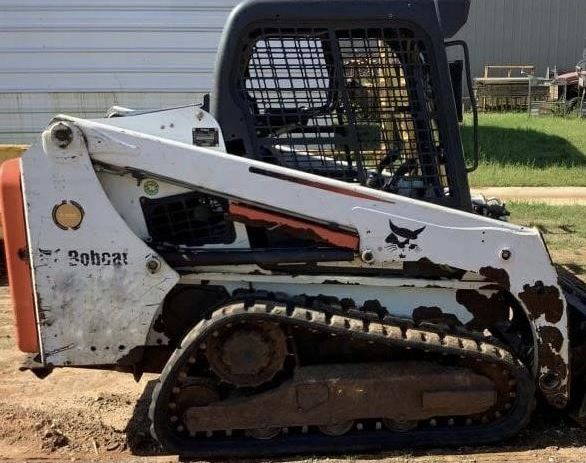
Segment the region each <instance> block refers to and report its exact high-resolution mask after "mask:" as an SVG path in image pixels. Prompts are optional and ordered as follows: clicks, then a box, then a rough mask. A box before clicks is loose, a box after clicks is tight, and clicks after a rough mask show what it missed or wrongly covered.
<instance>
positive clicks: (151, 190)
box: [143, 180, 159, 196]
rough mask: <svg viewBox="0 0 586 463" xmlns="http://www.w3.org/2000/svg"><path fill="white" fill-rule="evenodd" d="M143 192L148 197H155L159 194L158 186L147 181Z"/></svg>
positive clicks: (152, 181)
mask: <svg viewBox="0 0 586 463" xmlns="http://www.w3.org/2000/svg"><path fill="white" fill-rule="evenodd" d="M143 188H144V192H145V193H146V194H147V195H149V196H155V195H157V194H158V193H159V184H158V183H157V182H155V181H154V180H147V181H146V182H144V185H143Z"/></svg>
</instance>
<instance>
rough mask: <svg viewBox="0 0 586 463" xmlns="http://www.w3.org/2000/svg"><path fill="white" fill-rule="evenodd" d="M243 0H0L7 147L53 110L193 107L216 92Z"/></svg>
mask: <svg viewBox="0 0 586 463" xmlns="http://www.w3.org/2000/svg"><path fill="white" fill-rule="evenodd" d="M236 3H237V0H166V1H160V0H0V143H11V142H15V143H18V142H29V141H31V139H32V137H33V136H34V134H35V133H38V132H39V130H40V129H41V128H43V127H44V126H45V125H46V123H47V121H48V120H49V119H50V118H51V116H52V115H54V114H56V113H60V112H61V113H69V114H74V115H79V116H82V117H94V116H97V115H102V114H103V113H104V111H105V110H106V109H107V108H108V107H110V106H112V105H113V104H118V105H122V106H130V107H134V108H137V109H146V108H153V107H160V106H167V105H175V104H182V103H189V102H191V101H193V100H194V99H196V98H197V96H198V94H201V93H202V92H205V91H209V89H210V88H211V80H212V74H213V68H214V61H215V55H216V49H217V45H218V41H219V39H220V35H221V31H222V28H223V25H224V23H225V20H226V18H227V16H228V14H229V12H230V10H231V8H232V7H233V6H234V5H235V4H236Z"/></svg>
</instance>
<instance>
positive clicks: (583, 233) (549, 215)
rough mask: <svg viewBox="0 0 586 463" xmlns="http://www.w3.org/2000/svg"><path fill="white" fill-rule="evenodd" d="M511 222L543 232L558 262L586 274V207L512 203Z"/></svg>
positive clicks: (510, 204)
mask: <svg viewBox="0 0 586 463" xmlns="http://www.w3.org/2000/svg"><path fill="white" fill-rule="evenodd" d="M507 207H508V208H509V210H510V211H511V222H513V223H516V224H519V225H525V226H529V227H536V228H538V229H539V230H541V232H542V233H543V236H544V237H545V241H546V242H547V246H548V248H549V250H550V252H551V255H552V258H553V260H554V262H556V263H558V264H564V265H567V266H568V267H570V268H571V270H573V271H574V272H575V273H577V274H581V275H586V206H551V205H546V204H535V203H508V204H507Z"/></svg>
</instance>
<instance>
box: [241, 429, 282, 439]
mask: <svg viewBox="0 0 586 463" xmlns="http://www.w3.org/2000/svg"><path fill="white" fill-rule="evenodd" d="M280 433H281V428H270V427H269V428H258V429H249V430H248V431H246V435H247V436H250V437H253V438H254V439H258V440H270V439H274V438H275V437H277V436H278V435H279V434H280Z"/></svg>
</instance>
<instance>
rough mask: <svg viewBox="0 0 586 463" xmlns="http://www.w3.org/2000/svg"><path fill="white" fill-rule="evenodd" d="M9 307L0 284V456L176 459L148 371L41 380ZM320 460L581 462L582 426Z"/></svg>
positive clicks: (541, 423) (585, 455) (554, 423)
mask: <svg viewBox="0 0 586 463" xmlns="http://www.w3.org/2000/svg"><path fill="white" fill-rule="evenodd" d="M10 310H11V306H10V300H9V297H8V290H7V288H6V286H0V459H10V460H16V461H24V460H26V461H29V462H30V461H35V460H45V461H46V460H47V459H49V460H55V461H75V460H79V461H82V460H84V461H87V460H92V461H136V462H147V461H148V462H151V461H161V462H163V461H177V460H178V457H177V456H175V455H165V454H164V453H163V452H162V451H161V450H160V449H159V447H158V446H157V444H156V443H155V442H153V440H152V439H151V438H150V436H149V433H148V420H147V415H146V409H147V407H148V402H149V400H150V391H151V389H152V386H153V380H154V379H155V377H154V376H148V377H145V378H143V379H142V380H141V382H140V383H138V384H137V383H135V382H134V380H133V379H132V377H131V376H130V375H126V374H122V373H113V372H100V371H93V370H74V369H70V370H58V371H55V372H54V373H53V374H52V375H50V376H49V377H48V378H47V379H45V380H39V379H37V378H35V377H34V376H33V375H32V374H31V373H26V372H25V373H22V372H19V371H18V365H19V362H20V359H21V354H19V352H18V351H17V350H16V349H15V348H14V345H13V344H14V341H13V337H12V336H13V333H12V314H11V312H10ZM261 445H262V444H261ZM297 461H304V460H297ZM305 461H307V460H305ZM311 461H316V459H311ZM322 461H327V462H328V463H330V462H336V461H357V462H366V461H368V462H373V463H374V462H381V463H382V462H385V463H386V462H389V463H390V462H393V463H394V462H539V463H541V462H546V463H550V462H556V463H557V462H585V461H586V431H585V430H583V429H581V428H578V427H577V426H575V425H574V424H573V423H572V422H571V421H569V420H566V419H564V418H563V417H560V416H553V415H552V413H551V412H550V411H540V412H538V413H537V414H536V416H535V418H534V420H533V424H532V426H531V427H530V429H528V430H526V431H524V432H523V433H522V434H521V435H520V436H519V437H518V438H516V439H515V440H514V441H512V442H507V443H506V445H505V446H500V447H495V448H481V449H470V448H463V449H456V450H454V449H452V450H432V451H409V450H406V451H402V452H395V453H392V454H385V455H372V456H351V457H347V458H342V459H325V458H324V459H322Z"/></svg>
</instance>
